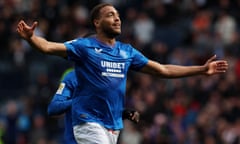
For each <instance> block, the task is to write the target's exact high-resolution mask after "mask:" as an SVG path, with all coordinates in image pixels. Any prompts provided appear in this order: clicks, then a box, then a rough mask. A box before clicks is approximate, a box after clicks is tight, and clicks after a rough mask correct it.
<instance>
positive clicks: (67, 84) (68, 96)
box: [48, 69, 77, 144]
mask: <svg viewBox="0 0 240 144" xmlns="http://www.w3.org/2000/svg"><path fill="white" fill-rule="evenodd" d="M76 86H77V79H76V75H75V71H74V70H73V69H68V70H67V71H66V72H65V73H64V74H63V77H62V80H61V83H60V84H59V87H58V90H57V92H56V93H55V95H54V97H53V99H52V100H51V102H50V103H49V105H48V115H51V116H53V115H59V114H63V113H65V117H64V122H65V130H64V140H65V143H68V144H77V143H76V141H75V138H74V134H73V128H72V110H71V107H72V95H73V92H74V89H75V87H76Z"/></svg>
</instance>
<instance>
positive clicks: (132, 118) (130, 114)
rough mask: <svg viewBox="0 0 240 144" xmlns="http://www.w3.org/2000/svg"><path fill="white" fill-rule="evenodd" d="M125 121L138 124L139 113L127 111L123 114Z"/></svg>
mask: <svg viewBox="0 0 240 144" xmlns="http://www.w3.org/2000/svg"><path fill="white" fill-rule="evenodd" d="M122 117H123V119H128V120H130V121H132V122H134V123H138V122H139V120H140V114H139V112H137V111H135V110H130V109H125V110H124V111H123V114H122Z"/></svg>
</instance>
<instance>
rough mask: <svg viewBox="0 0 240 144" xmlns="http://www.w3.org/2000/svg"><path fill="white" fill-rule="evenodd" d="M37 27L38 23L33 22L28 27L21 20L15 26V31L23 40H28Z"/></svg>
mask: <svg viewBox="0 0 240 144" xmlns="http://www.w3.org/2000/svg"><path fill="white" fill-rule="evenodd" d="M37 25H38V23H37V22H34V23H33V24H32V25H31V26H29V25H27V24H26V23H25V22H24V21H23V20H21V21H20V22H19V23H18V25H17V30H16V31H17V32H18V34H19V35H20V36H21V37H22V38H23V39H25V40H30V39H31V37H32V36H33V33H34V30H35V28H36V26H37Z"/></svg>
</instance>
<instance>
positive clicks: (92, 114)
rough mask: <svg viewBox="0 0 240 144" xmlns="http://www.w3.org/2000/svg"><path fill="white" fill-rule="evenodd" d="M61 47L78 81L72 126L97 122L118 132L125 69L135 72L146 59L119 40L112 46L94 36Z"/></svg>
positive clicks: (122, 104)
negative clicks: (71, 64)
mask: <svg viewBox="0 0 240 144" xmlns="http://www.w3.org/2000/svg"><path fill="white" fill-rule="evenodd" d="M64 44H65V46H66V47H67V54H68V59H69V60H72V61H74V62H75V71H76V75H77V79H78V81H81V83H79V85H78V87H77V89H76V91H75V93H74V96H73V104H72V112H73V113H72V114H73V115H72V118H73V126H75V125H79V124H81V123H84V122H97V123H99V124H100V125H102V126H104V127H105V128H107V129H112V130H119V129H122V128H123V121H122V111H123V106H124V95H125V89H126V80H127V72H128V69H133V70H139V69H141V68H142V67H143V66H145V65H146V64H147V62H148V59H147V58H146V57H145V56H143V55H142V54H141V53H140V52H139V51H137V50H136V49H134V48H133V47H132V46H131V45H129V44H124V43H122V42H119V41H116V43H115V45H114V46H112V47H111V46H108V45H105V44H103V43H101V42H100V41H98V40H97V39H96V38H95V37H91V38H79V39H75V40H72V41H68V42H65V43H64Z"/></svg>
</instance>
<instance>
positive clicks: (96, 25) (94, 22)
mask: <svg viewBox="0 0 240 144" xmlns="http://www.w3.org/2000/svg"><path fill="white" fill-rule="evenodd" d="M99 23H100V22H99V20H98V19H95V20H94V21H93V24H94V26H95V27H99Z"/></svg>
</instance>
